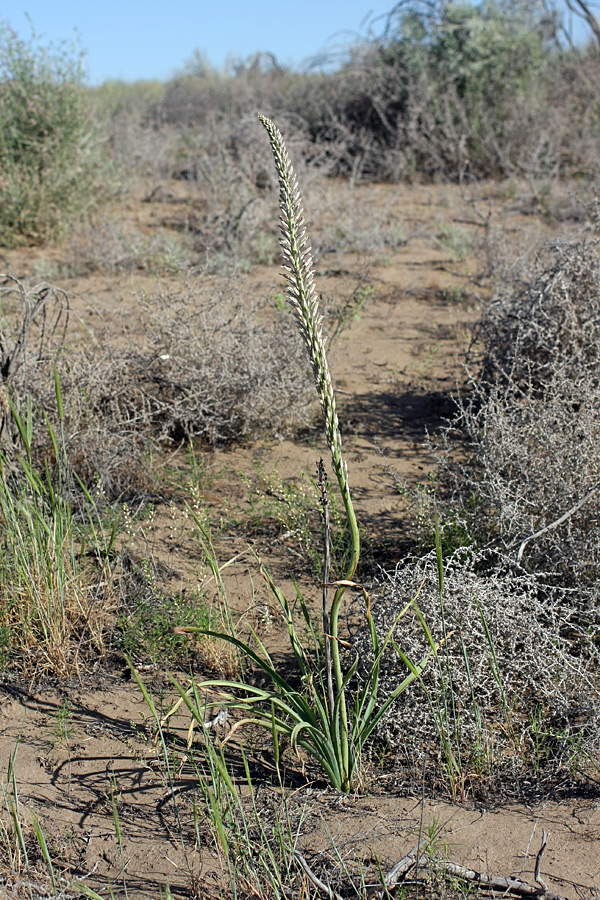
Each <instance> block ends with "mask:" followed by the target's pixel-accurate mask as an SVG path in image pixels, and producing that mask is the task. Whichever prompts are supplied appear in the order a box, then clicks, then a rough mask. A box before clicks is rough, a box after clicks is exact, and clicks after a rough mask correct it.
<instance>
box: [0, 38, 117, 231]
mask: <svg viewBox="0 0 600 900" xmlns="http://www.w3.org/2000/svg"><path fill="white" fill-rule="evenodd" d="M83 77H84V76H83V66H82V60H81V56H80V55H79V54H77V53H76V52H73V51H71V49H70V48H64V47H61V48H59V49H53V48H51V47H50V48H44V47H41V46H39V45H38V43H37V42H36V40H35V39H32V40H31V41H30V42H26V41H24V40H22V39H20V38H19V37H18V36H17V35H16V34H15V33H14V31H12V30H11V29H10V28H8V26H6V25H2V26H1V28H0V111H1V115H2V128H1V130H0V170H1V172H2V175H1V176H0V242H1V243H4V244H13V243H15V242H16V241H18V240H20V239H28V240H47V239H49V238H54V237H57V236H59V235H60V234H61V233H63V232H64V230H65V228H66V227H67V225H68V224H69V223H70V222H71V221H72V220H73V218H74V217H75V216H77V215H78V214H79V213H81V212H82V211H84V210H86V209H89V208H90V207H91V206H93V205H94V204H95V203H96V202H97V200H98V196H99V194H100V193H101V187H102V184H101V181H100V179H99V177H98V163H99V139H98V131H97V127H96V124H95V122H94V120H93V119H92V117H91V116H90V113H89V109H88V104H87V102H86V97H85V93H84V90H83Z"/></svg>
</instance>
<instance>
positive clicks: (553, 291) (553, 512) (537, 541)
mask: <svg viewBox="0 0 600 900" xmlns="http://www.w3.org/2000/svg"><path fill="white" fill-rule="evenodd" d="M480 340H481V345H482V359H481V371H480V374H479V375H476V376H473V377H472V379H471V384H470V388H471V389H470V391H468V392H466V393H465V394H464V395H463V396H462V397H461V398H459V400H458V413H457V416H456V418H455V420H454V422H453V423H452V425H451V426H450V428H449V429H448V430H447V431H446V434H445V450H446V455H445V456H444V457H443V460H442V469H443V471H444V472H445V473H446V475H448V476H450V479H451V480H452V483H453V485H454V489H455V496H457V497H459V498H462V501H464V498H465V497H467V496H469V495H470V494H475V495H476V496H477V497H478V498H480V500H481V501H482V503H483V505H484V506H485V507H486V509H487V512H488V515H489V516H490V523H489V525H490V531H491V534H492V538H493V539H497V540H499V541H500V543H501V544H502V545H503V546H504V548H505V549H507V550H510V552H511V553H512V554H513V558H514V559H515V560H517V561H519V562H520V563H522V564H527V565H528V566H531V567H533V568H535V569H537V570H538V571H539V572H542V571H544V572H546V573H548V575H549V577H551V576H552V575H554V576H559V577H560V578H561V579H562V580H564V581H566V583H578V584H579V586H580V591H581V594H582V597H583V596H585V595H586V594H587V592H588V590H589V586H590V585H592V584H593V582H594V580H595V579H596V578H597V577H598V573H599V572H600V449H599V448H600V425H599V422H600V260H599V258H598V253H597V249H596V245H595V244H589V243H568V244H555V245H551V246H547V247H544V248H543V249H542V251H541V252H540V253H539V254H538V256H537V259H536V261H535V263H534V266H533V270H532V271H531V272H529V274H527V275H523V276H522V277H521V278H520V279H519V280H518V281H516V280H513V281H512V282H509V283H507V284H505V285H504V286H502V287H501V288H500V289H499V290H498V292H497V293H496V295H495V297H494V298H493V299H492V301H491V302H490V304H489V305H488V306H487V307H486V309H485V310H484V313H483V316H482V320H481V324H480ZM465 439H466V444H465ZM465 450H466V451H467V459H465Z"/></svg>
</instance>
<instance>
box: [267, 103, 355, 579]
mask: <svg viewBox="0 0 600 900" xmlns="http://www.w3.org/2000/svg"><path fill="white" fill-rule="evenodd" d="M259 119H260V121H261V122H262V124H263V125H264V126H265V128H266V130H267V133H268V135H269V140H270V142H271V149H272V151H273V157H274V160H275V166H276V168H277V175H278V178H279V206H280V211H281V215H280V219H279V222H280V228H281V239H280V242H279V243H280V245H281V249H282V255H283V269H284V276H285V278H286V280H287V299H288V302H289V304H290V307H291V309H292V312H293V314H294V316H295V318H296V321H297V323H298V326H299V328H300V332H301V334H302V337H303V338H304V341H305V343H306V346H307V349H308V354H309V358H310V363H311V366H312V370H313V375H314V378H315V384H316V387H317V393H318V395H319V400H320V401H321V410H322V413H323V419H324V421H325V436H326V438H327V443H328V445H329V449H330V451H331V459H332V463H333V470H334V472H335V474H336V477H337V480H338V483H339V486H340V491H341V494H342V499H343V502H344V508H345V510H346V515H347V517H348V525H349V528H350V534H351V541H352V552H351V558H350V562H349V565H348V570H347V572H346V580H350V579H351V578H352V577H353V576H354V573H355V572H356V567H357V565H358V559H359V556H360V539H359V534H358V526H357V523H356V515H355V513H354V507H353V505H352V499H351V497H350V487H349V484H348V467H347V465H346V463H345V461H344V459H343V457H342V436H341V434H340V426H339V422H338V416H337V408H336V402H335V394H334V392H333V384H332V381H331V373H330V371H329V365H328V363H327V356H326V353H325V344H326V342H325V338H324V337H323V327H322V325H323V317H322V315H321V313H320V312H319V303H318V299H317V292H316V289H315V285H314V273H313V266H314V262H313V256H312V251H311V248H310V245H309V243H308V239H307V237H306V229H305V227H304V213H303V210H302V200H301V197H300V192H299V190H298V181H297V178H296V175H295V173H294V168H293V166H292V163H291V161H290V158H289V155H288V152H287V150H286V147H285V143H284V141H283V137H282V135H281V132H280V131H279V129H278V128H277V126H276V125H274V124H273V123H272V122H271V121H270V120H269V119H267V118H266V117H265V116H259Z"/></svg>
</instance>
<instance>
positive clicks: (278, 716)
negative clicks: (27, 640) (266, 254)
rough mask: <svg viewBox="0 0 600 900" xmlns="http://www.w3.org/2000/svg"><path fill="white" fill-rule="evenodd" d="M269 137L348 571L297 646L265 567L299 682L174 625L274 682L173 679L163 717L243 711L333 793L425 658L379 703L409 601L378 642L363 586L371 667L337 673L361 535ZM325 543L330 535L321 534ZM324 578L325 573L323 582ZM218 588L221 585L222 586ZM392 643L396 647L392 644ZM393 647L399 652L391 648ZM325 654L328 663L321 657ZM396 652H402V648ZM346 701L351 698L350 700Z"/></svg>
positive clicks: (301, 239)
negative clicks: (171, 699)
mask: <svg viewBox="0 0 600 900" xmlns="http://www.w3.org/2000/svg"><path fill="white" fill-rule="evenodd" d="M259 119H260V121H261V122H262V124H263V125H264V127H265V128H266V130H267V133H268V135H269V140H270V143H271V150H272V152H273V157H274V160H275V166H276V169H277V176H278V180H279V207H280V228H281V239H280V244H281V248H282V255H283V263H284V274H285V278H286V280H287V300H288V303H289V305H290V307H291V309H292V312H293V314H294V317H295V319H296V322H297V323H298V326H299V328H300V332H301V334H302V337H303V339H304V342H305V344H306V347H307V350H308V355H309V359H310V363H311V366H312V371H313V375H314V379H315V384H316V388H317V393H318V396H319V400H320V403H321V412H322V414H323V420H324V425H325V435H326V439H327V443H328V446H329V450H330V451H331V459H332V465H333V470H334V472H335V476H336V479H337V482H338V485H339V488H340V492H341V496H342V500H343V503H344V509H345V512H346V517H347V521H348V529H349V534H350V559H349V563H348V566H347V569H346V572H345V573H344V577H343V578H342V579H341V580H340V581H338V582H335V583H334V585H333V586H334V587H335V589H336V590H335V594H334V597H333V600H332V602H331V607H330V609H327V608H326V606H327V587H328V586H327V584H326V583H325V584H324V585H323V591H324V601H325V602H324V610H323V627H322V628H321V629H320V630H319V629H316V628H315V626H314V623H313V620H312V617H311V615H310V613H309V611H308V608H307V605H306V603H305V601H304V598H303V597H302V595H301V594H300V593H299V592H298V602H299V605H300V609H301V612H302V615H303V618H304V624H305V626H306V628H307V634H308V641H307V640H306V638H304V640H305V644H306V646H305V644H303V642H302V641H303V638H302V637H301V633H300V632H299V631H298V630H297V628H296V625H295V622H294V617H293V611H292V607H291V606H290V603H289V601H288V600H287V598H286V597H285V595H284V594H283V592H282V591H281V590H280V589H279V588H278V587H277V586H276V585H275V584H274V582H273V581H272V579H271V578H270V576H269V575H268V574H267V573H266V571H265V570H264V569H263V568H262V567H261V572H262V574H263V576H264V577H265V579H266V581H267V583H268V585H269V587H270V589H271V590H272V591H273V593H274V595H275V597H276V598H277V600H278V602H279V604H280V607H281V611H282V613H283V615H284V619H285V622H286V625H287V629H288V633H289V639H290V647H291V650H292V652H293V655H294V659H295V662H296V666H297V669H298V671H299V672H300V676H301V684H300V686H299V687H298V686H297V684H296V683H295V682H294V681H290V680H288V677H286V675H285V674H283V673H282V672H281V671H279V670H277V669H276V668H275V665H274V663H273V660H272V659H271V657H270V655H269V653H268V651H267V650H266V648H265V647H264V645H263V643H262V641H261V640H260V638H259V637H258V635H256V634H253V639H254V642H255V644H256V646H257V647H258V651H257V650H255V649H254V647H252V646H250V644H248V643H246V642H244V641H242V640H240V639H239V638H238V637H237V636H236V635H235V634H234V633H233V630H232V633H230V634H226V633H218V632H215V631H211V630H208V629H200V628H192V627H185V628H177V629H175V630H176V631H177V632H178V633H202V634H205V635H209V636H212V637H216V638H220V639H222V640H225V641H228V642H229V643H231V644H233V645H234V646H236V647H237V648H238V650H239V651H240V652H241V655H242V658H243V659H245V660H246V661H248V662H250V663H252V664H254V665H255V666H257V667H258V668H260V669H262V671H263V672H264V673H266V674H267V675H268V676H269V679H270V682H271V687H267V688H259V687H257V686H256V685H254V684H252V683H250V682H249V681H248V680H244V679H243V678H240V679H239V680H237V681H231V680H228V681H225V680H211V681H203V682H200V683H196V682H194V681H192V685H191V687H190V688H188V689H187V690H184V689H183V688H182V687H181V686H180V685H178V684H177V688H178V690H179V693H180V696H181V699H180V701H179V702H178V704H176V706H175V707H174V708H173V710H171V712H170V713H169V714H168V715H170V714H172V712H174V710H175V709H176V708H177V707H178V706H179V705H180V703H181V702H183V703H185V704H186V706H187V707H188V709H189V711H190V712H191V714H192V716H193V718H194V719H195V720H196V721H197V722H198V723H200V724H201V725H203V724H204V721H205V717H206V714H207V711H208V710H209V709H211V708H215V707H225V708H229V709H235V710H237V711H239V712H242V713H243V714H244V718H242V719H241V720H240V721H238V722H237V723H236V725H235V726H234V728H235V729H236V730H237V729H238V728H239V727H240V726H241V725H243V724H254V725H259V726H261V727H263V728H266V729H268V730H269V731H270V732H271V734H272V737H273V745H274V750H275V758H276V761H277V763H278V762H279V737H280V736H281V735H287V736H288V737H289V738H290V740H291V745H292V747H293V749H295V750H297V749H298V748H299V747H301V748H303V749H304V750H305V752H306V753H307V754H308V755H309V756H311V757H312V758H313V760H315V761H316V762H318V763H319V764H320V765H321V766H322V768H323V769H324V771H325V773H326V774H327V777H328V779H329V781H330V783H331V784H332V785H333V787H335V788H337V789H338V790H341V791H344V792H349V791H351V790H352V789H353V788H354V787H355V785H356V777H357V770H358V768H359V764H360V759H361V751H362V748H363V746H364V744H365V742H366V741H367V739H368V738H369V736H370V735H371V734H372V732H373V730H374V728H375V727H376V725H377V723H378V722H379V720H380V719H381V717H382V716H383V715H384V713H385V712H386V710H387V709H388V707H389V706H390V705H391V703H393V702H394V700H396V698H397V697H398V696H399V694H400V693H401V692H402V691H403V690H404V689H405V688H406V687H408V685H409V684H411V682H412V681H414V680H415V678H418V677H419V676H420V674H421V672H422V671H423V669H424V668H425V665H426V663H427V659H426V658H425V659H423V660H421V662H420V663H418V664H417V665H414V664H413V663H412V662H411V661H410V660H408V659H407V660H406V663H407V669H408V674H407V676H406V677H405V678H404V680H403V681H402V682H401V683H400V684H399V685H397V687H396V688H395V690H394V691H393V692H392V694H391V695H390V696H388V698H387V699H386V700H385V702H384V703H383V704H382V705H381V706H379V708H377V694H378V688H379V668H380V662H381V658H382V655H383V653H384V651H385V649H386V647H387V645H388V644H389V643H390V642H391V641H392V640H393V632H394V629H395V627H396V625H397V623H398V620H399V619H400V618H401V616H403V615H404V614H405V613H406V612H407V611H408V610H409V609H410V607H411V605H412V602H413V601H410V602H409V603H408V604H407V605H406V606H405V607H404V609H403V610H401V612H400V613H399V615H398V616H397V617H396V619H395V621H394V623H393V625H392V628H391V629H390V631H389V632H388V633H387V635H386V637H385V639H384V640H383V642H381V644H380V642H379V639H378V636H377V634H376V632H375V627H374V625H373V621H372V619H371V615H370V609H369V598H368V595H367V593H366V591H365V590H364V588H363V589H362V591H363V597H364V600H365V616H366V620H367V624H368V627H369V632H370V635H371V641H372V650H373V663H372V665H371V668H370V670H369V674H368V676H367V678H366V679H365V681H364V684H363V686H362V687H361V688H360V689H354V693H353V694H352V696H351V690H352V689H351V687H350V683H351V680H352V677H353V675H354V674H355V672H356V669H357V667H358V656H356V658H355V660H354V662H353V663H352V664H351V665H350V667H349V668H348V670H347V671H343V669H342V661H341V656H340V639H339V618H340V607H341V602H342V597H343V595H344V591H345V589H346V588H347V587H348V586H350V585H351V586H353V587H357V585H355V584H354V582H353V579H354V576H355V573H356V568H357V565H358V560H359V555H360V540H359V532H358V525H357V522H356V515H355V512H354V507H353V505H352V498H351V496H350V487H349V484H348V470H347V466H346V463H345V461H344V459H343V456H342V439H341V434H340V428H339V423H338V416H337V410H336V402H335V394H334V391H333V384H332V380H331V374H330V371H329V365H328V363H327V355H326V346H325V339H324V337H323V328H322V317H321V314H320V312H319V306H318V299H317V292H316V289H315V286H314V280H313V257H312V252H311V249H310V246H309V243H308V239H307V236H306V230H305V226H304V217H303V211H302V201H301V197H300V192H299V189H298V182H297V179H296V176H295V174H294V170H293V167H292V164H291V161H290V158H289V156H288V153H287V150H286V147H285V144H284V141H283V137H282V135H281V132H280V131H279V129H278V128H277V127H276V126H275V125H274V124H273V123H272V122H271V121H270V120H269V119H267V118H265V117H264V116H259ZM190 514H191V515H192V517H193V518H194V520H195V521H196V524H197V525H198V527H199V529H200V532H201V535H202V536H201V541H202V543H203V548H204V551H205V553H206V555H207V558H208V559H209V561H210V564H211V567H212V569H213V572H216V573H218V571H219V569H218V564H217V562H216V560H215V559H214V555H212V554H211V549H210V548H211V545H210V539H209V536H208V533H207V532H206V529H205V526H204V524H203V523H202V522H201V521H200V520H199V519H198V518H197V517H196V515H195V514H194V512H193V510H191V509H190ZM326 541H327V539H326ZM324 581H326V579H324ZM223 591H224V588H223ZM394 646H395V644H394ZM396 649H397V650H398V648H396ZM323 651H324V657H325V658H324V659H323ZM398 652H401V651H399V650H398ZM350 701H351V702H350Z"/></svg>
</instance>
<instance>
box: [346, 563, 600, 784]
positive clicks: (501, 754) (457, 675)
mask: <svg viewBox="0 0 600 900" xmlns="http://www.w3.org/2000/svg"><path fill="white" fill-rule="evenodd" d="M482 569H484V570H485V571H481V570H482ZM415 597H416V598H417V599H416V603H417V605H418V607H419V609H420V610H421V612H422V615H423V617H424V620H425V622H426V624H427V626H428V628H429V629H430V631H431V636H432V639H433V641H434V642H435V643H436V645H437V647H438V650H437V656H435V657H432V658H431V659H430V662H429V665H428V667H427V669H426V670H425V672H424V674H423V676H422V681H421V683H420V684H419V683H417V684H416V685H415V686H414V687H413V688H411V690H409V691H408V692H405V693H403V694H402V695H401V697H400V699H399V701H398V702H397V703H396V704H395V705H394V706H392V707H391V708H390V710H389V711H388V712H387V713H386V715H385V717H384V718H383V719H382V722H381V723H380V725H379V729H378V739H379V742H380V746H382V747H383V748H384V749H385V748H387V751H388V752H389V751H392V752H393V753H394V756H395V758H396V760H397V762H398V763H399V764H400V766H401V768H400V769H398V780H399V782H400V783H401V782H402V781H403V780H404V779H406V780H408V781H409V782H413V783H415V782H416V780H418V779H420V777H421V773H422V772H425V773H426V777H427V779H428V780H430V781H433V782H437V783H440V782H444V783H445V784H446V785H447V786H450V787H451V788H452V791H453V793H460V792H464V791H466V790H475V791H477V790H480V789H478V787H477V784H478V782H479V781H480V782H481V785H482V787H483V789H485V784H486V782H488V783H489V782H491V783H493V781H496V783H497V784H498V783H499V784H502V783H507V782H508V781H513V783H516V785H517V789H519V785H521V787H524V785H526V784H527V782H528V781H530V779H531V776H532V775H533V776H534V777H535V778H536V779H539V780H540V781H543V780H544V779H545V778H549V779H550V778H552V779H555V778H556V776H557V775H560V776H561V777H563V776H564V775H565V774H566V773H567V771H568V770H569V769H570V771H571V774H573V773H574V772H575V771H576V770H577V769H578V767H581V766H584V765H585V761H586V755H587V754H588V753H591V752H592V751H593V750H594V751H595V750H597V749H598V745H599V741H600V737H599V735H600V694H599V692H598V674H599V670H598V662H599V661H598V653H597V647H595V645H594V642H593V641H592V639H591V637H590V629H593V628H597V626H598V612H597V608H596V610H595V611H594V612H593V613H592V614H591V615H592V617H593V619H590V618H587V619H586V620H585V621H584V620H582V619H581V616H580V614H579V612H578V611H577V602H576V593H575V592H572V591H569V590H565V589H554V590H551V591H548V590H547V589H545V588H543V587H541V586H540V585H539V584H538V582H537V581H536V578H535V577H534V576H532V575H525V574H523V573H518V574H516V573H511V572H510V571H509V570H507V568H506V567H505V566H503V565H499V564H497V563H496V564H494V563H493V559H491V558H490V556H489V555H485V554H482V553H481V554H474V553H472V552H465V551H464V550H462V551H457V552H456V553H454V554H453V555H452V556H451V557H449V558H448V560H446V562H445V571H444V587H443V592H442V600H443V603H441V602H440V594H439V581H438V567H437V560H436V554H435V552H433V553H431V554H429V555H428V556H426V557H423V558H422V559H417V560H413V561H408V562H404V563H402V564H400V565H399V566H398V567H397V568H396V570H395V571H394V572H391V573H389V574H386V575H385V576H383V577H382V578H381V579H380V580H379V581H378V583H377V584H376V585H375V587H374V589H373V596H372V614H373V620H374V623H375V626H376V630H377V633H378V635H379V638H380V640H383V639H384V638H385V635H386V634H387V632H388V631H389V629H390V628H392V626H393V624H394V620H395V619H396V617H397V616H398V614H399V613H400V611H401V610H402V608H403V607H404V606H405V605H406V604H407V603H408V602H409V601H410V600H411V599H412V598H415ZM352 641H353V645H354V648H355V650H357V651H359V653H360V654H361V662H360V667H359V673H362V675H361V677H363V678H364V677H366V673H367V672H368V667H369V663H370V662H372V653H371V656H369V646H370V638H369V635H368V633H367V629H366V628H364V627H361V629H360V630H358V631H357V632H356V633H355V634H354V635H353V636H352ZM394 641H395V643H396V645H397V646H398V647H399V648H401V649H402V651H403V652H404V653H406V654H407V655H408V656H409V657H410V658H411V659H412V660H413V662H415V663H416V662H418V661H419V660H420V659H422V658H423V656H425V655H426V654H427V653H428V652H429V651H430V645H429V642H428V640H427V638H426V635H425V632H424V630H423V628H422V626H421V624H420V623H419V621H418V620H417V617H416V615H415V614H414V613H413V614H411V615H409V616H405V617H403V618H401V619H400V620H399V622H398V624H397V625H396V628H395V630H394ZM406 674H408V671H407V667H406V665H405V663H404V662H403V660H402V659H401V657H400V655H399V654H398V653H397V652H396V651H395V650H394V649H393V648H392V646H391V645H390V646H388V649H387V651H386V653H385V656H384V658H383V660H382V667H381V699H382V701H383V700H384V699H385V697H386V696H389V694H390V693H391V692H392V691H393V689H394V688H395V686H396V685H397V684H398V683H399V681H400V680H401V679H402V678H403V677H404V676H405V675H406ZM424 766H426V768H424ZM413 780H414V781H413Z"/></svg>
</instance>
